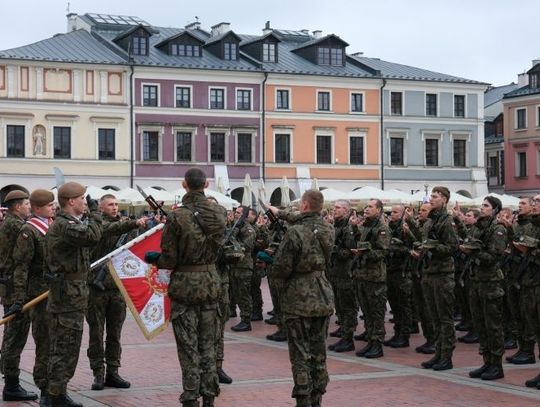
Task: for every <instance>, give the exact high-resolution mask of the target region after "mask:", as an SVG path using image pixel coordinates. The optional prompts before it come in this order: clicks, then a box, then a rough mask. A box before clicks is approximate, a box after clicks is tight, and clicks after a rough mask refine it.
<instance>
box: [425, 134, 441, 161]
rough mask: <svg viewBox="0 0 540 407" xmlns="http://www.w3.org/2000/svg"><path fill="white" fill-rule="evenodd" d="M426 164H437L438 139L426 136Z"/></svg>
mask: <svg viewBox="0 0 540 407" xmlns="http://www.w3.org/2000/svg"><path fill="white" fill-rule="evenodd" d="M426 166H427V167H438V166H439V140H438V139H432V138H428V139H426Z"/></svg>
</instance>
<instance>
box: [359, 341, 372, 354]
mask: <svg viewBox="0 0 540 407" xmlns="http://www.w3.org/2000/svg"><path fill="white" fill-rule="evenodd" d="M372 345H373V344H372V343H371V342H368V343H367V345H366V346H364V347H363V348H362V349H360V350H358V351H356V353H355V355H356V356H358V357H363V356H364V355H365V354H366V352H368V351H369V350H370V349H371V346H372Z"/></svg>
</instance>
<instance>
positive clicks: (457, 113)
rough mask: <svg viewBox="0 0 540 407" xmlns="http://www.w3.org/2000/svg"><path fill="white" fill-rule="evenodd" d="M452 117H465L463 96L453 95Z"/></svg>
mask: <svg viewBox="0 0 540 407" xmlns="http://www.w3.org/2000/svg"><path fill="white" fill-rule="evenodd" d="M454 117H465V95H454Z"/></svg>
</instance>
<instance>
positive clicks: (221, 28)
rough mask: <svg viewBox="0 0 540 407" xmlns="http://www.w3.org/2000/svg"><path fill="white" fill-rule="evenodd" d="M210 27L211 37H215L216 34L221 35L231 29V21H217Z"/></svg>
mask: <svg viewBox="0 0 540 407" xmlns="http://www.w3.org/2000/svg"><path fill="white" fill-rule="evenodd" d="M211 28H212V32H211V35H212V37H217V36H218V35H221V34H223V33H226V32H227V31H229V30H230V29H231V23H218V24H216V25H213V26H212V27H211Z"/></svg>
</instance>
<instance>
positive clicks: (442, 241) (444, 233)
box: [431, 217, 458, 258]
mask: <svg viewBox="0 0 540 407" xmlns="http://www.w3.org/2000/svg"><path fill="white" fill-rule="evenodd" d="M438 232H439V235H438V240H439V244H437V245H436V246H435V247H434V248H433V249H431V251H432V252H433V256H434V257H437V258H444V257H449V256H452V255H453V254H454V252H455V251H456V250H457V249H458V239H457V234H456V231H455V230H454V228H453V227H452V222H451V218H450V217H447V218H446V220H445V221H444V222H443V224H442V225H441V226H440V227H439V230H438Z"/></svg>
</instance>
